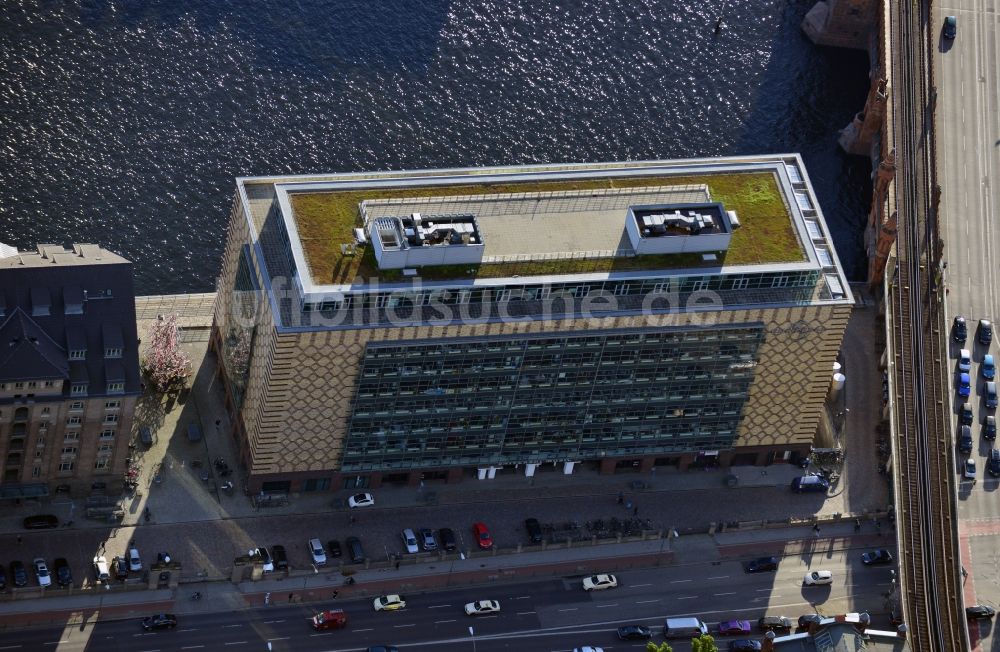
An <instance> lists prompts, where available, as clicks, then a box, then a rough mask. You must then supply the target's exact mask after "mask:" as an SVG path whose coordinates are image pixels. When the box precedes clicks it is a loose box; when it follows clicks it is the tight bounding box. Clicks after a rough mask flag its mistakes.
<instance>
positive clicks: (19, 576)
mask: <svg viewBox="0 0 1000 652" xmlns="http://www.w3.org/2000/svg"><path fill="white" fill-rule="evenodd" d="M10 581H11V583H12V584H13V585H14V586H16V587H17V588H21V587H25V586H28V571H27V569H25V567H24V564H23V563H22V562H20V561H18V560H17V559H15V560H13V561H11V562H10Z"/></svg>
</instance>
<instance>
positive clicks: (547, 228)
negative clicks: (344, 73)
mask: <svg viewBox="0 0 1000 652" xmlns="http://www.w3.org/2000/svg"><path fill="white" fill-rule="evenodd" d="M237 191H238V194H239V196H240V197H241V199H242V204H243V208H244V216H245V219H246V220H247V222H248V224H249V226H250V229H251V233H252V234H253V239H254V240H255V243H256V245H257V246H258V247H259V252H260V254H261V258H262V259H263V260H264V261H265V263H266V267H267V268H268V269H267V273H268V276H270V277H272V278H275V277H278V276H294V277H295V278H296V280H297V283H298V284H299V286H300V289H301V290H302V292H303V294H306V295H309V294H312V293H316V294H321V293H324V292H364V291H366V289H368V288H370V287H371V286H373V285H377V286H380V287H382V288H386V287H387V286H388V287H392V286H393V285H394V284H399V285H406V284H410V283H412V280H413V279H412V278H411V277H412V276H413V274H412V272H411V273H408V274H407V275H405V276H404V275H403V274H402V270H398V269H396V270H380V269H379V268H378V265H377V263H376V260H375V256H374V253H373V251H372V247H371V245H370V244H369V245H368V246H367V247H355V246H354V243H355V229H357V228H361V227H363V226H364V219H363V217H362V215H363V211H362V210H361V207H362V204H363V205H364V207H365V211H367V212H369V213H372V214H374V213H378V214H381V215H394V216H402V215H407V214H409V213H413V212H419V213H421V214H422V215H425V214H433V213H435V212H440V213H441V214H467V213H473V214H475V215H476V219H477V221H478V223H479V225H480V228H481V229H482V233H483V240H484V243H485V244H486V246H487V247H489V248H490V251H489V253H488V255H487V256H485V257H484V262H482V263H480V264H475V265H470V264H464V265H441V266H427V267H421V268H419V269H418V270H417V276H419V277H420V278H421V281H422V282H423V284H424V285H425V286H449V285H457V286H462V287H468V286H469V285H470V284H471V285H494V286H495V285H501V284H503V283H511V282H513V283H522V284H523V283H530V282H552V281H553V280H559V281H565V280H567V279H570V280H572V279H575V278H578V277H579V278H581V279H582V278H586V279H595V278H598V279H599V278H603V279H608V278H632V277H634V278H642V277H649V276H651V275H691V274H694V275H699V274H700V275H711V274H726V273H741V272H761V271H764V269H766V270H773V271H804V270H814V271H817V272H821V273H823V274H832V275H833V277H834V278H835V279H838V280H839V282H840V283H841V285H842V287H844V288H846V287H847V280H846V278H845V277H844V276H843V271H842V269H841V268H840V264H839V260H838V259H837V257H836V252H835V251H834V248H833V244H832V240H831V239H830V236H829V232H828V230H827V228H826V224H825V222H824V220H823V217H822V212H821V210H820V207H819V205H818V202H817V201H816V198H815V195H814V193H813V190H812V187H811V185H810V183H809V179H808V175H807V173H806V171H805V167H804V165H803V163H802V160H801V158H800V157H799V156H798V155H797V154H779V155H766V156H757V157H754V156H750V157H731V158H713V159H697V160H678V161H644V162H620V163H593V164H553V165H536V166H517V167H513V166H512V167H500V168H466V169H447V170H420V171H399V172H373V173H347V174H330V175H310V176H294V177H266V178H240V179H238V180H237ZM616 202H617V204H616ZM623 202H624V203H626V204H628V205H654V204H675V203H706V202H719V203H721V204H722V205H723V209H724V210H731V211H735V212H736V214H737V217H738V220H739V224H740V228H736V229H733V230H732V240H731V243H730V245H729V248H728V249H727V250H726V251H724V252H719V253H718V254H717V255H716V256H714V257H712V256H703V255H701V254H693V253H682V254H650V255H639V256H621V255H618V254H620V253H621V250H622V249H624V246H623V245H626V244H627V236H625V234H624V229H623V228H622V227H623V223H624V213H625V209H624V208H621V206H622V205H623ZM532 206H535V207H536V208H535V209H532ZM538 206H541V207H543V209H544V210H538V209H537V207H538ZM470 207H474V208H475V209H476V210H469V209H470ZM609 207H615V208H609ZM486 213H489V214H488V215H487V214H486ZM580 220H586V221H587V223H588V224H589V225H590V228H589V229H587V230H586V231H585V232H583V233H580V232H577V233H567V231H572V229H567V228H565V227H567V226H568V225H570V224H575V223H578V222H579V221H580ZM529 231H530V233H531V235H530V237H529V236H528V235H527V234H528V233H529ZM539 234H540V235H539ZM623 238H624V239H623ZM289 251H290V253H291V256H289V255H288V254H289ZM567 251H571V252H576V253H577V254H578V255H577V256H575V257H566V256H561V257H560V256H555V255H554V254H556V253H557V252H563V253H564V252H567ZM546 254H553V256H552V258H553V259H551V260H548V259H544V258H545V255H546ZM539 258H542V259H541V260H539ZM762 268H764V269H762ZM512 279H517V280H516V281H513V280H512Z"/></svg>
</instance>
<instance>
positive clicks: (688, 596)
mask: <svg viewBox="0 0 1000 652" xmlns="http://www.w3.org/2000/svg"><path fill="white" fill-rule="evenodd" d="M697 597H698V596H696V595H682V596H681V597H679V598H677V599H678V600H694V599H695V598H697Z"/></svg>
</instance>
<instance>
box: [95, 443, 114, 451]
mask: <svg viewBox="0 0 1000 652" xmlns="http://www.w3.org/2000/svg"><path fill="white" fill-rule="evenodd" d="M114 448H115V445H114V444H109V443H103V444H101V445H100V446H98V447H97V450H98V452H100V453H110V451H112V450H114Z"/></svg>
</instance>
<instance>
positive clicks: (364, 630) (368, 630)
mask: <svg viewBox="0 0 1000 652" xmlns="http://www.w3.org/2000/svg"><path fill="white" fill-rule="evenodd" d="M353 631H355V632H373V631H375V629H374V628H373V627H369V628H368V629H355V630H353Z"/></svg>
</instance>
